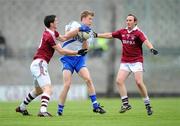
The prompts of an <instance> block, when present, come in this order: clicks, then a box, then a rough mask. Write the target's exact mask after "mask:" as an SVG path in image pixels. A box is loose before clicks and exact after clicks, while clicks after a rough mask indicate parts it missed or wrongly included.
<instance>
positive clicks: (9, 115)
mask: <svg viewBox="0 0 180 126" xmlns="http://www.w3.org/2000/svg"><path fill="white" fill-rule="evenodd" d="M99 101H100V103H101V104H102V105H104V106H105V109H106V111H107V113H106V114H104V115H100V114H96V113H93V112H92V108H91V105H90V101H89V100H87V101H67V103H66V106H65V111H64V115H63V116H62V117H58V116H56V111H57V102H50V104H49V108H48V109H49V112H51V113H52V114H53V115H54V117H52V118H40V117H37V116H36V115H37V113H38V111H39V106H40V103H39V102H32V103H31V104H30V105H29V107H28V110H29V112H30V113H31V114H33V116H29V117H24V116H22V115H21V114H19V113H16V112H15V110H14V109H15V108H16V106H18V105H19V102H0V126H179V125H180V98H154V99H151V102H152V106H153V110H154V114H153V115H152V116H147V114H146V111H145V107H144V105H143V102H142V99H140V98H137V99H130V103H131V105H132V107H133V108H132V109H131V110H130V111H128V112H126V113H124V114H120V113H118V111H119V109H120V103H121V102H120V100H119V99H99Z"/></svg>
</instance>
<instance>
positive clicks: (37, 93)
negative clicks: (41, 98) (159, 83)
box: [35, 88, 43, 96]
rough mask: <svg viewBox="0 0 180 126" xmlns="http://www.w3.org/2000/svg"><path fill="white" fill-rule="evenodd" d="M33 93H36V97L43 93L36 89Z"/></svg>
mask: <svg viewBox="0 0 180 126" xmlns="http://www.w3.org/2000/svg"><path fill="white" fill-rule="evenodd" d="M35 92H36V95H37V96H38V95H40V94H42V93H43V91H42V89H41V88H36V89H35Z"/></svg>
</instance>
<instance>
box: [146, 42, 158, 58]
mask: <svg viewBox="0 0 180 126" xmlns="http://www.w3.org/2000/svg"><path fill="white" fill-rule="evenodd" d="M144 44H145V45H146V46H147V48H149V49H150V52H151V53H152V54H153V55H157V54H158V51H157V50H156V49H154V47H153V45H152V43H151V42H150V41H149V40H145V41H144Z"/></svg>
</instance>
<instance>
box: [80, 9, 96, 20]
mask: <svg viewBox="0 0 180 126" xmlns="http://www.w3.org/2000/svg"><path fill="white" fill-rule="evenodd" d="M89 15H90V16H92V17H94V12H92V11H88V10H85V11H83V12H81V21H82V19H83V18H84V17H87V16H89Z"/></svg>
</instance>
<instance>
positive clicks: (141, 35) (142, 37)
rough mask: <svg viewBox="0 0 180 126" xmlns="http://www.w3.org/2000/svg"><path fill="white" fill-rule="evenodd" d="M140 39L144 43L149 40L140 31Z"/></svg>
mask: <svg viewBox="0 0 180 126" xmlns="http://www.w3.org/2000/svg"><path fill="white" fill-rule="evenodd" d="M139 39H140V40H141V41H142V43H143V42H144V41H145V40H147V37H146V35H145V34H144V33H143V32H141V31H140V34H139Z"/></svg>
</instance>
